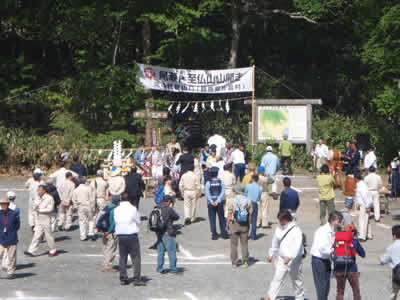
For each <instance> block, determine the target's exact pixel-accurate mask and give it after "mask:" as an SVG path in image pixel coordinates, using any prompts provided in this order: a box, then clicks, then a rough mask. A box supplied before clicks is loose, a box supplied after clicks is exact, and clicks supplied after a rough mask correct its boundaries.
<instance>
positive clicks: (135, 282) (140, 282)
mask: <svg viewBox="0 0 400 300" xmlns="http://www.w3.org/2000/svg"><path fill="white" fill-rule="evenodd" d="M133 285H134V286H146V281H144V280H143V278H133Z"/></svg>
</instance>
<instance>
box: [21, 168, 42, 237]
mask: <svg viewBox="0 0 400 300" xmlns="http://www.w3.org/2000/svg"><path fill="white" fill-rule="evenodd" d="M42 174H43V172H42V170H40V169H37V168H36V169H35V170H34V171H33V177H32V178H29V179H28V181H27V182H26V183H25V187H26V188H27V189H28V191H29V202H28V224H29V226H30V227H31V230H32V232H33V229H34V227H35V220H36V212H35V206H36V205H37V204H38V203H39V200H38V198H39V195H38V187H39V185H41V184H44V182H43V181H42V179H41V178H42Z"/></svg>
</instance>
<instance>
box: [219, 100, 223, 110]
mask: <svg viewBox="0 0 400 300" xmlns="http://www.w3.org/2000/svg"><path fill="white" fill-rule="evenodd" d="M218 104H219V110H220V111H224V109H223V108H222V101H221V100H219V101H218Z"/></svg>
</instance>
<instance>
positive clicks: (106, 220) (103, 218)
mask: <svg viewBox="0 0 400 300" xmlns="http://www.w3.org/2000/svg"><path fill="white" fill-rule="evenodd" d="M114 208H115V205H114V204H111V205H107V206H106V207H104V208H103V210H102V211H100V213H99V215H98V216H97V219H96V228H97V229H98V230H99V231H101V232H108V229H109V228H110V214H111V211H112V210H113V209H114Z"/></svg>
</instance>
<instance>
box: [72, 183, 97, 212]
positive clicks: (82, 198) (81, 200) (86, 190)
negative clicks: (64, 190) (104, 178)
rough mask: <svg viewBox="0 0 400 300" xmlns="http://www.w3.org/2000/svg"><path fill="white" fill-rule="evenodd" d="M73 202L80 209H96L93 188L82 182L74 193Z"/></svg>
mask: <svg viewBox="0 0 400 300" xmlns="http://www.w3.org/2000/svg"><path fill="white" fill-rule="evenodd" d="M72 202H73V203H74V206H76V207H78V208H79V209H83V208H85V209H90V211H94V209H95V206H96V203H95V201H94V198H93V197H92V193H91V189H90V187H89V186H88V185H86V184H80V185H79V186H78V187H77V188H76V189H75V190H74V192H73V193H72Z"/></svg>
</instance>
